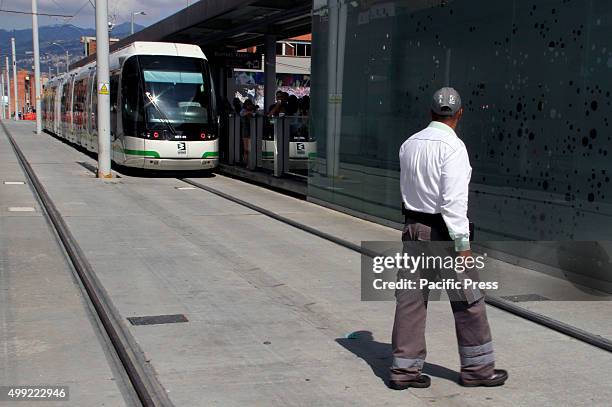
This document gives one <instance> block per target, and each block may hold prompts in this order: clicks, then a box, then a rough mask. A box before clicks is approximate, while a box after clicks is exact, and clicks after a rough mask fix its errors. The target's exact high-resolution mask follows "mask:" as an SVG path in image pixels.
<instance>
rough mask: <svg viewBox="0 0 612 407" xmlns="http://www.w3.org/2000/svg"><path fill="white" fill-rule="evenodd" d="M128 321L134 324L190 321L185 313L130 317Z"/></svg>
mask: <svg viewBox="0 0 612 407" xmlns="http://www.w3.org/2000/svg"><path fill="white" fill-rule="evenodd" d="M128 321H130V323H131V324H132V325H162V324H177V323H180V322H189V320H188V319H187V317H186V316H185V315H183V314H173V315H150V316H144V317H128Z"/></svg>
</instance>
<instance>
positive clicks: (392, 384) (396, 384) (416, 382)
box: [389, 374, 431, 390]
mask: <svg viewBox="0 0 612 407" xmlns="http://www.w3.org/2000/svg"><path fill="white" fill-rule="evenodd" d="M430 385H431V379H430V378H429V376H427V375H424V374H422V375H419V376H418V377H417V378H415V379H412V380H389V388H390V389H393V390H406V389H407V388H409V387H415V388H418V389H424V388H427V387H429V386H430Z"/></svg>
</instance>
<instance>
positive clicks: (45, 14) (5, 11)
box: [0, 9, 74, 18]
mask: <svg viewBox="0 0 612 407" xmlns="http://www.w3.org/2000/svg"><path fill="white" fill-rule="evenodd" d="M0 13H12V14H25V15H29V16H31V15H32V14H33V13H32V12H31V11H21V10H3V9H0ZM35 14H36V15H37V16H43V17H62V18H72V17H74V16H70V15H67V14H52V13H35Z"/></svg>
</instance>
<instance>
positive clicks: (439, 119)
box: [389, 88, 508, 390]
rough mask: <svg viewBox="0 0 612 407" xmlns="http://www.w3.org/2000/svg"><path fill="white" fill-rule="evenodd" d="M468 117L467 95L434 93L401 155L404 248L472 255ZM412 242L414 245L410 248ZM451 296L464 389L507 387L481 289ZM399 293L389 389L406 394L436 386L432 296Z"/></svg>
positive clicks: (449, 91)
mask: <svg viewBox="0 0 612 407" xmlns="http://www.w3.org/2000/svg"><path fill="white" fill-rule="evenodd" d="M462 115H463V108H462V106H461V97H460V95H459V93H458V92H457V91H456V90H455V89H453V88H442V89H439V90H438V91H436V92H435V93H434V95H433V100H432V105H431V117H432V121H431V123H430V124H429V126H428V127H427V128H425V129H424V130H422V131H420V132H418V133H416V134H414V135H413V136H411V137H410V138H408V140H406V141H405V142H404V143H403V144H402V146H401V147H400V151H399V159H400V187H401V195H402V200H403V207H404V215H405V226H404V231H403V235H402V240H403V241H404V242H410V241H433V240H448V241H453V242H454V250H455V252H456V253H455V255H456V256H463V257H466V258H468V257H472V252H471V249H470V239H469V238H470V227H469V220H468V217H467V210H468V193H469V183H470V177H471V173H472V168H471V166H470V160H469V156H468V152H467V149H466V147H465V144H464V143H463V141H462V140H461V139H460V138H459V137H458V136H457V133H456V130H457V125H458V123H459V121H460V120H461V118H462ZM406 244H408V243H406ZM456 291H457V292H455V293H452V292H450V291H449V290H447V293H448V294H449V298H450V299H451V307H452V310H453V316H454V318H455V331H456V334H457V342H458V345H459V356H460V360H461V372H460V379H459V384H461V385H463V386H469V387H473V386H487V387H490V386H500V385H503V384H504V383H505V381H506V379H507V378H508V373H507V372H506V371H505V370H502V369H495V356H494V352H493V341H492V337H491V330H490V328H489V322H488V321H487V314H486V309H485V302H484V294H483V293H482V292H481V291H480V290H478V289H467V288H462V289H461V288H460V289H457V290H456ZM421 294H422V295H415V292H414V291H413V290H398V291H396V301H397V302H396V309H395V320H394V324H393V333H392V349H393V363H392V366H391V369H390V380H389V387H390V388H392V389H395V390H404V389H407V388H409V387H417V388H425V387H429V386H430V382H431V380H430V378H429V377H428V376H427V375H424V374H422V373H421V371H422V369H423V365H424V363H425V355H426V353H427V351H426V345H425V321H426V317H427V301H428V296H427V294H428V293H426V292H423V293H421Z"/></svg>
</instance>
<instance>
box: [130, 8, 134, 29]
mask: <svg viewBox="0 0 612 407" xmlns="http://www.w3.org/2000/svg"><path fill="white" fill-rule="evenodd" d="M131 33H132V34H134V12H133V11H132V30H131Z"/></svg>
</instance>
